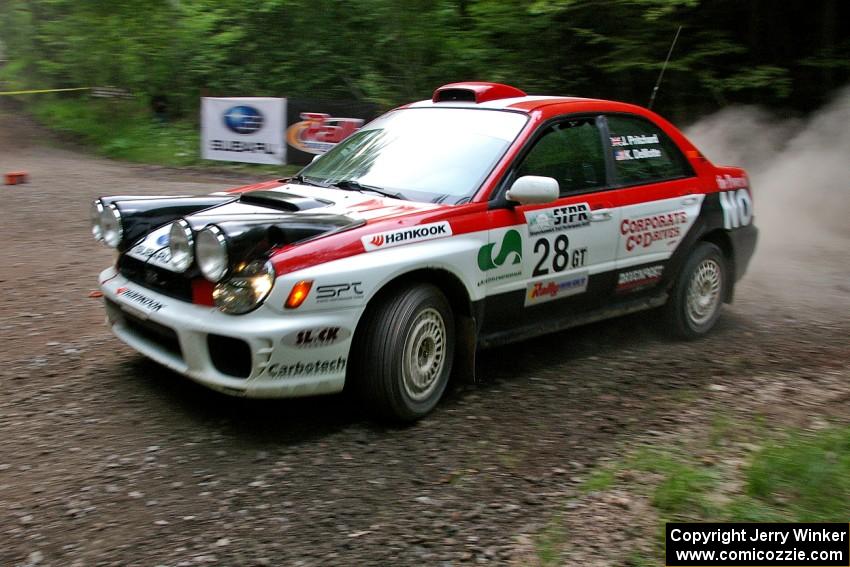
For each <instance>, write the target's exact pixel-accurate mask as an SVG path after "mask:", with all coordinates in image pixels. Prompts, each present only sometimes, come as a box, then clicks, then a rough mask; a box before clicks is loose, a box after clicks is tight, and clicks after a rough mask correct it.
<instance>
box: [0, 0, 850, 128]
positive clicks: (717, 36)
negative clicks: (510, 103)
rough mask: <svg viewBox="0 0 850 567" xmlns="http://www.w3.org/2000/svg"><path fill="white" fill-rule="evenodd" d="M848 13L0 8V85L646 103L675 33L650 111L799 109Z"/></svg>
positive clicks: (786, 7) (718, 6)
mask: <svg viewBox="0 0 850 567" xmlns="http://www.w3.org/2000/svg"><path fill="white" fill-rule="evenodd" d="M847 12H848V4H847V3H842V2H834V1H831V2H823V3H817V4H814V5H812V4H811V3H809V4H806V3H792V2H789V3H767V2H755V1H752V2H737V1H735V0H716V1H713V2H708V1H707V0H582V1H579V0H531V1H529V0H433V1H431V0H427V1H426V0H357V1H354V0H257V1H255V2H243V1H236V0H214V1H213V0H125V1H122V2H107V1H105V0H6V1H5V2H3V3H2V4H0V42H2V43H3V44H5V46H6V49H5V51H6V54H5V56H6V57H7V58H8V60H9V63H7V65H6V66H5V68H3V69H2V70H0V80H5V83H6V85H7V86H25V87H46V86H55V87H66V86H88V85H100V86H106V85H111V86H118V87H123V88H126V89H129V90H130V91H132V92H134V93H136V94H138V95H139V98H140V100H142V102H143V103H145V104H147V103H148V101H149V99H150V98H151V97H154V96H162V95H166V96H167V97H168V109H169V112H170V114H171V115H172V116H184V115H193V114H194V112H195V111H196V109H197V101H198V98H199V95H201V94H203V93H209V94H214V95H224V96H228V95H230V96H236V95H240V96H244V95H255V96H264V95H274V96H290V97H305V96H311V97H319V98H327V99H335V98H356V99H362V100H370V101H375V102H378V103H380V104H382V105H385V106H390V105H393V104H397V103H399V102H405V101H409V100H411V99H416V98H421V97H424V96H427V95H428V94H429V93H430V92H431V91H432V90H433V88H434V87H435V86H437V85H439V84H443V83H446V82H449V81H455V80H469V79H475V80H493V81H503V82H508V83H512V84H516V85H518V86H520V87H522V88H524V89H526V90H527V91H529V92H544V91H545V92H551V93H564V94H576V95H581V96H596V97H604V98H615V99H621V100H627V101H631V102H637V103H639V104H645V103H646V102H647V99H648V96H649V94H650V91H651V89H652V85H653V84H654V82H655V80H656V78H657V76H658V72H659V70H660V68H661V65H662V63H663V60H664V57H665V55H666V53H667V50H668V48H669V46H670V42H671V40H672V38H673V35H674V33H675V31H676V29H677V27H678V26H680V25H681V26H682V27H683V30H682V34H681V37H680V40H679V43H678V45H677V46H676V50H675V52H674V54H673V58H672V60H671V62H670V66H669V68H668V70H667V73H666V75H665V85H664V88H663V89H662V90H661V94H660V95H659V98H658V101H657V105H658V108H659V110H661V111H662V112H663V113H664V114H667V115H673V116H683V115H685V114H688V113H693V112H694V111H700V110H709V109H711V108H712V107H714V106H718V105H722V104H727V103H729V102H736V101H738V102H756V101H758V102H765V103H771V104H780V105H785V106H795V107H797V108H800V109H807V108H813V107H815V106H817V105H818V104H820V103H821V102H823V101H824V99H825V97H826V96H828V92H829V90H830V89H831V88H835V87H838V86H840V85H841V84H842V83H843V82H845V81H847V79H848V77H850V57H848V54H850V39H848V37H847V35H846V34H843V35H842V34H840V29H839V28H838V22H841V21H845V20H846V19H847V16H848V15H850V14H848V13H847ZM800 30H806V31H807V33H806V34H801V33H800ZM690 117H691V118H692V117H693V115H692V114H691V116H690Z"/></svg>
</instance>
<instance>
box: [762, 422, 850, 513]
mask: <svg viewBox="0 0 850 567" xmlns="http://www.w3.org/2000/svg"><path fill="white" fill-rule="evenodd" d="M746 488H747V495H748V496H749V502H748V503H749V504H750V505H752V504H754V503H756V504H758V505H759V508H760V509H761V511H762V512H761V513H762V514H763V515H764V516H779V517H785V518H790V519H793V520H796V521H800V522H845V521H847V518H848V517H850V428H843V429H835V430H831V431H826V432H821V433H818V434H817V435H814V436H809V437H806V436H802V435H800V434H795V435H793V436H791V438H790V439H788V440H787V441H785V442H783V443H776V444H772V445H770V446H768V447H766V448H765V449H763V450H762V451H761V452H759V453H758V455H756V457H755V458H754V459H753V463H752V465H751V466H750V468H749V469H748V471H747V485H746ZM750 507H752V506H750Z"/></svg>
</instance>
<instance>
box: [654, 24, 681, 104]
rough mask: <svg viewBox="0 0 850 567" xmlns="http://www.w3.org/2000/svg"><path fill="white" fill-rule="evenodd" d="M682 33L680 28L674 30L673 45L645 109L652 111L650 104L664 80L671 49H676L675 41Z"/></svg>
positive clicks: (671, 52)
mask: <svg viewBox="0 0 850 567" xmlns="http://www.w3.org/2000/svg"><path fill="white" fill-rule="evenodd" d="M681 31H682V26H679V29H677V30H676V36H675V37H674V38H673V43H671V44H670V51H668V52H667V59H665V60H664V65H663V66H662V67H661V72H660V73H659V74H658V80H657V81H656V82H655V86H654V87H653V88H652V95H651V96H650V97H649V104H648V105H646V107H647V108H648V109H649V110H652V103H654V102H655V95H656V94H657V93H658V87H660V86H661V79H663V78H664V70H665V69H667V63H669V62H670V56H671V55H673V48H674V47H676V40H678V39H679V32H681Z"/></svg>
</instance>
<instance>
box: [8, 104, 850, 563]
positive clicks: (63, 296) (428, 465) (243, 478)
mask: <svg viewBox="0 0 850 567" xmlns="http://www.w3.org/2000/svg"><path fill="white" fill-rule="evenodd" d="M2 123H3V127H2V129H0V171H7V170H13V169H23V170H26V171H28V172H29V173H30V175H31V179H32V181H31V183H30V184H28V185H21V186H14V187H2V188H0V190H2V191H3V209H2V210H3V213H2V224H0V238H2V241H3V242H4V245H3V246H2V247H0V266H2V272H0V274H1V275H0V280H2V281H0V286H2V289H3V290H4V293H3V294H2V295H0V331H2V337H3V341H2V346H0V436H2V438H3V439H4V444H3V452H2V455H0V526H2V527H0V535H2V541H3V545H2V546H0V564H4V565H6V564H9V565H19V564H30V565H33V564H40V565H155V564H167V565H199V564H218V565H220V564H226V565H264V564H268V565H324V564H337V565H353V564H357V565H388V564H392V565H418V564H423V563H424V564H429V565H430V564H445V565H453V564H461V563H493V564H505V563H509V562H511V561H513V562H514V563H515V564H523V563H524V558H527V557H526V555H525V554H527V553H531V554H532V555H534V554H536V551H535V550H533V549H532V550H531V551H529V547H528V541H529V538H532V537H534V536H535V534H538V533H540V532H541V530H545V529H546V527H547V525H549V522H550V520H551V518H553V517H555V516H558V515H561V516H562V517H563V516H564V514H565V513H567V512H570V513H573V516H569V518H573V519H572V520H569V522H568V523H567V524H566V525H568V526H570V527H571V529H572V527H576V531H575V533H574V535H573V536H572V539H571V540H570V544H569V545H570V546H573V547H571V549H572V550H573V551H572V552H574V553H576V554H577V555H575V557H583V558H588V561H589V560H590V559H593V560H596V561H597V562H598V561H602V563H601V564H611V563H605V561H607V559H606V557H607V556H604V555H599V554H598V553H597V552H596V548H595V547H594V545H595V544H594V540H593V538H592V534H591V535H588V536H587V538H585V537H584V535H583V533H582V532H581V531H579V530H578V526H580V525H581V522H582V521H583V520H584V519H586V518H587V517H590V518H593V517H595V516H603V517H606V518H611V517H613V513H615V512H620V511H622V510H623V509H625V508H623V507H622V503H620V504H618V503H617V502H616V501H613V500H612V501H610V502H609V501H601V500H600V501H594V500H587V501H583V502H582V504H581V506H582V507H581V508H575V510H574V511H567V512H565V502H567V501H568V500H570V499H571V498H574V497H575V496H576V494H577V491H578V490H580V486H581V485H582V483H583V482H585V480H586V478H587V476H588V474H589V473H588V471H589V470H590V469H593V468H595V467H599V466H600V465H603V464H604V463H606V462H612V461H615V460H617V459H619V458H621V457H623V452H624V451H625V449H624V448H626V447H629V446H630V445H632V444H635V443H646V442H647V440H648V439H649V440H652V439H656V438H657V439H659V442H661V440H663V442H664V443H668V442H675V441H671V440H670V439H668V437H669V436H671V435H672V436H674V437H676V438H686V437H687V436H688V435H699V434H700V431H702V429H701V428H702V425H701V424H703V423H705V420H706V419H710V418H709V417H706V416H711V415H713V412H715V411H716V409H717V408H718V407H723V408H731V410H732V411H733V412H734V413H735V414H736V415H738V414H740V416H741V418H742V419H746V416H748V415H751V414H753V412H759V413H762V414H764V415H767V416H769V417H770V418H771V419H776V420H778V421H788V422H792V423H800V424H801V425H803V426H806V424H811V423H812V420H814V419H817V418H823V416H824V415H827V416H831V417H834V416H840V415H848V412H847V411H846V410H847V403H848V402H847V400H848V399H850V381H848V380H847V377H848V374H850V371H849V370H848V346H847V344H848V343H847V336H848V335H850V322H848V320H847V318H846V314H847V313H848V307H850V288H848V287H847V284H846V282H847V281H850V280H848V276H850V268H848V266H850V250H848V248H847V247H846V246H845V245H844V244H845V242H846V241H842V240H841V239H836V240H834V241H827V242H824V243H821V244H819V245H818V246H817V247H815V248H811V247H803V246H802V245H801V244H794V243H793V242H790V243H788V242H783V239H782V238H779V239H775V240H774V239H772V238H765V240H764V242H763V244H762V246H761V247H760V249H759V252H758V254H757V256H756V260H755V264H754V265H753V268H752V270H751V272H750V273H749V274H748V275H747V277H746V278H745V280H744V281H743V282H742V285H741V286H740V287H739V289H738V294H737V298H736V301H735V303H734V304H733V305H731V306H728V309H726V312H725V314H724V317H723V318H722V320H721V323H720V325H719V327H718V329H717V332H716V333H714V334H713V335H712V336H710V337H708V338H707V339H705V340H703V341H699V342H691V343H679V342H671V341H669V340H667V339H666V338H664V337H663V335H661V334H659V333H658V332H657V331H656V330H655V329H654V326H653V320H652V319H651V318H650V317H648V316H647V315H646V314H638V315H636V316H632V317H628V318H623V319H618V320H614V321H610V322H606V323H602V324H597V325H592V326H589V327H585V328H582V329H576V330H573V331H569V332H564V333H558V334H555V335H551V336H547V337H543V338H540V339H536V340H534V341H529V342H526V343H522V344H519V345H513V346H509V347H503V348H500V349H496V350H491V351H485V352H483V353H481V356H480V374H481V376H482V378H483V383H482V384H479V385H475V386H470V387H465V388H463V389H460V390H459V391H456V392H454V393H453V394H452V395H451V396H450V397H449V399H448V400H446V401H445V403H443V404H441V406H440V407H439V409H438V410H437V411H436V412H435V413H434V415H433V416H431V417H429V418H428V419H426V420H424V421H422V422H420V423H418V424H417V425H415V426H413V427H410V428H407V429H402V430H396V429H389V430H388V429H385V428H383V427H380V426H378V425H376V424H374V423H373V422H371V421H369V420H368V419H366V418H364V416H363V415H362V414H361V413H360V412H359V410H358V408H357V407H353V406H352V405H351V404H350V402H348V401H347V400H346V399H344V398H341V397H329V398H316V399H305V400H292V401H276V402H254V401H245V400H234V399H230V398H225V397H222V396H219V395H216V394H213V393H211V392H209V391H207V390H204V389H202V388H200V387H197V386H195V385H193V384H191V383H189V382H188V381H186V380H183V379H181V378H180V377H178V376H176V375H174V374H172V373H170V372H168V371H166V370H164V369H163V368H161V367H159V366H157V365H155V364H153V363H150V362H147V361H146V360H144V359H143V358H142V357H140V356H138V355H136V354H134V353H133V352H132V351H131V350H130V349H128V348H126V347H124V346H123V345H122V344H121V343H120V342H119V341H117V340H116V339H114V338H113V337H112V336H111V334H110V333H109V332H108V330H107V328H106V326H105V324H104V323H103V311H102V306H101V305H100V303H99V302H98V301H96V300H93V299H90V298H89V297H88V293H89V291H90V290H92V289H94V288H95V285H96V276H97V273H98V272H99V271H100V270H101V269H102V268H103V267H104V266H107V265H108V264H109V262H110V261H111V253H110V252H109V251H108V250H106V249H105V248H103V247H100V246H98V245H97V244H96V243H95V242H94V241H93V240H92V239H91V237H90V235H89V232H88V231H89V225H88V218H87V215H88V204H89V202H90V200H91V199H92V198H93V197H95V196H97V195H100V194H109V193H133V194H176V193H206V192H210V191H215V190H220V189H223V188H226V187H229V186H233V185H236V184H238V183H237V182H236V180H234V179H231V178H218V177H215V176H207V175H200V174H198V175H195V174H193V173H188V174H186V173H183V172H177V173H175V172H173V171H167V170H163V171H152V170H151V169H149V168H144V167H141V166H128V165H125V164H120V163H115V162H110V161H106V160H101V159H97V158H92V157H91V156H88V155H85V154H81V153H78V152H74V151H68V150H64V149H61V148H59V147H55V146H53V145H51V144H47V143H44V141H43V138H42V133H40V132H37V131H35V130H33V127H32V125H31V124H30V123H29V122H28V121H26V120H25V119H23V118H22V117H17V116H15V115H10V114H8V113H5V114H3V122H2ZM756 222H758V217H757V221H756ZM831 417H830V418H831ZM615 496H616V495H615ZM605 498H609V496H605ZM631 506H632V503H631V502H629V503H628V505H627V509H628V510H632V507H631ZM634 506H635V508H634V510H635V511H637V512H639V511H640V505H639V504H638V503H635V504H634ZM606 510H610V511H611V512H607V511H606ZM635 515H639V514H637V513H636V514H635ZM569 518H568V519H569ZM588 525H589V524H588ZM636 533H639V534H640V533H641V532H636ZM629 541H632V542H634V541H641V540H640V537H637V538H636V539H632V540H629ZM586 564H591V563H590V562H588V563H586Z"/></svg>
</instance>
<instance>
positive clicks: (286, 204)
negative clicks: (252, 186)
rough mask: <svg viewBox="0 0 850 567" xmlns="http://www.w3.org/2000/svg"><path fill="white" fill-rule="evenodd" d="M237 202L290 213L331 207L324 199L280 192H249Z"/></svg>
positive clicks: (331, 203)
mask: <svg viewBox="0 0 850 567" xmlns="http://www.w3.org/2000/svg"><path fill="white" fill-rule="evenodd" d="M239 201H240V202H242V203H250V204H252V205H260V206H263V207H269V208H272V209H279V210H281V211H287V212H290V213H297V212H298V211H307V210H309V209H317V208H319V207H327V206H328V205H333V202H331V201H325V200H324V199H313V198H311V197H301V196H299V195H293V194H292V193H283V192H281V191H250V192H248V193H242V195H240V196H239Z"/></svg>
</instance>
